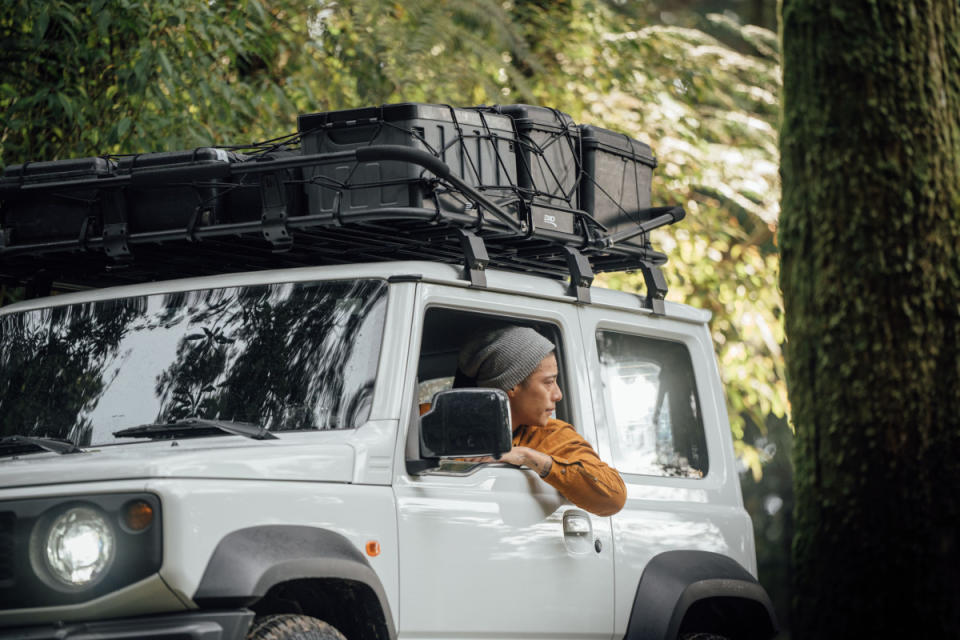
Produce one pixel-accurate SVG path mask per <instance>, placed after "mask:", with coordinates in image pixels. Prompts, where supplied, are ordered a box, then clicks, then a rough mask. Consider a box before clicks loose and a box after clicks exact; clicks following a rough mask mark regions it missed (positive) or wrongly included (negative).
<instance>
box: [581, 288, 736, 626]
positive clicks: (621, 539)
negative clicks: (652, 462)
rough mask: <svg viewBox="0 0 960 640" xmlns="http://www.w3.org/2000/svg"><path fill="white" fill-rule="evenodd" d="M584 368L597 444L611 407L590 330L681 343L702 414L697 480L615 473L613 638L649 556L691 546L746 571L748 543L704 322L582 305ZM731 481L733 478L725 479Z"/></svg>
mask: <svg viewBox="0 0 960 640" xmlns="http://www.w3.org/2000/svg"><path fill="white" fill-rule="evenodd" d="M581 322H582V329H583V342H584V346H585V348H586V351H587V371H588V374H589V378H590V388H591V389H592V391H593V406H594V408H595V411H596V425H597V431H598V437H599V438H600V440H601V442H610V441H611V439H612V438H615V437H616V435H615V433H614V430H613V415H612V414H613V410H612V408H611V407H607V406H606V389H605V388H604V380H603V376H602V373H601V367H600V359H599V351H598V348H597V338H596V332H597V330H598V329H603V330H605V331H615V332H618V333H626V334H630V335H637V336H642V337H646V338H653V339H658V340H666V341H669V342H674V343H682V344H684V345H685V346H686V347H687V349H688V350H689V352H690V358H691V364H692V367H693V373H694V377H695V379H696V392H697V395H698V398H699V408H700V410H701V412H702V419H703V425H704V430H705V438H706V449H707V455H708V461H709V470H708V471H707V473H706V475H705V476H704V477H702V478H686V477H658V476H646V475H640V474H621V475H622V477H623V479H624V482H625V483H626V485H627V502H626V505H625V506H624V508H623V510H622V511H621V512H620V513H618V514H617V515H615V516H613V518H612V525H613V539H614V545H615V552H614V555H615V570H614V585H615V586H614V590H615V599H616V607H615V626H614V635H615V637H622V636H623V634H624V633H625V632H626V628H627V622H628V620H629V617H630V611H631V609H632V606H633V599H634V596H635V594H636V590H637V585H638V584H639V581H640V576H641V574H642V572H643V569H644V568H645V567H646V565H647V563H648V562H649V561H650V559H651V558H652V557H653V556H655V555H657V554H659V553H661V552H663V551H669V550H672V549H698V550H703V551H713V552H717V553H722V554H724V555H728V556H731V557H733V558H734V559H736V560H737V561H739V562H740V563H741V564H743V566H745V567H747V568H748V569H751V567H752V566H753V562H752V560H751V559H750V558H751V556H752V555H753V541H752V538H751V537H750V536H749V532H750V531H751V528H750V524H749V518H748V517H747V515H746V512H745V511H744V510H743V505H742V502H741V500H740V495H739V492H738V491H737V487H736V486H735V485H734V484H733V483H734V482H735V481H736V476H735V474H732V473H730V471H729V469H730V465H732V464H733V450H732V447H730V446H729V445H728V444H727V443H728V442H729V438H728V437H726V435H725V434H724V433H723V430H724V429H726V430H729V428H730V426H729V422H728V419H727V413H726V407H725V406H724V400H723V397H722V395H721V394H719V393H718V392H717V390H718V389H719V382H718V381H716V380H714V379H713V378H712V376H717V371H716V364H715V359H714V355H713V345H712V343H711V342H710V337H709V332H708V331H707V328H706V327H705V326H702V325H701V326H699V327H697V326H694V325H691V324H690V323H686V322H682V321H677V320H672V319H669V318H653V317H650V316H640V315H637V314H632V313H627V312H623V311H617V310H614V309H608V308H600V307H584V308H583V309H582V310H581ZM731 478H732V480H731Z"/></svg>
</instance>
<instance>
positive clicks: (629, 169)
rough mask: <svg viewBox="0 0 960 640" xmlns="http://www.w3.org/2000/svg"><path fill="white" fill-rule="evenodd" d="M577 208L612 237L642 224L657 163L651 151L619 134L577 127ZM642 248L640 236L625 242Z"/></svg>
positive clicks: (645, 146) (595, 128)
mask: <svg viewBox="0 0 960 640" xmlns="http://www.w3.org/2000/svg"><path fill="white" fill-rule="evenodd" d="M580 158H581V161H582V162H583V177H582V178H581V180H580V204H581V206H582V207H583V208H584V210H586V211H588V212H590V214H591V215H593V218H594V220H596V221H597V222H599V223H600V224H602V225H603V226H605V227H606V228H607V230H608V231H609V232H610V233H611V235H612V234H615V233H616V232H618V231H621V230H624V229H627V228H629V229H633V228H635V227H636V226H637V224H639V223H641V222H645V220H644V219H641V218H640V216H638V214H637V212H639V211H643V210H645V209H649V208H650V182H651V180H652V178H653V169H654V168H655V167H656V166H657V161H656V159H655V158H654V157H653V152H652V151H651V150H650V147H649V146H648V145H647V144H645V143H643V142H640V141H639V140H634V139H633V138H631V137H630V136H627V135H626V134H622V133H615V132H613V131H609V130H607V129H601V128H600V127H594V126H591V125H580ZM627 242H628V243H630V244H635V245H642V244H643V243H644V242H645V240H644V239H643V237H642V236H637V237H636V238H635V239H632V240H628V241H627Z"/></svg>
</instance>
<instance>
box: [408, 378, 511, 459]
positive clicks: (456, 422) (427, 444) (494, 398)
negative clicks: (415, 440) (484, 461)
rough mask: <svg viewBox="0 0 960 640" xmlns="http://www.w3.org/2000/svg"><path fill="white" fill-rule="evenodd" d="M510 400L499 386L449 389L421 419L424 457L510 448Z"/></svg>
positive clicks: (481, 453)
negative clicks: (497, 387) (494, 387)
mask: <svg viewBox="0 0 960 640" xmlns="http://www.w3.org/2000/svg"><path fill="white" fill-rule="evenodd" d="M511 446H512V432H511V428H510V402H509V399H508V398H507V394H506V393H504V392H503V391H500V390H499V389H451V390H449V391H441V392H440V393H438V394H437V395H435V396H434V398H433V406H432V407H431V409H430V411H428V412H427V413H425V414H424V415H423V416H422V417H421V418H420V454H421V456H423V457H425V458H449V457H472V456H499V455H500V454H502V453H505V452H507V451H509V450H510V448H511Z"/></svg>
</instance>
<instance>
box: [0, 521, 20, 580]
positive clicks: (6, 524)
mask: <svg viewBox="0 0 960 640" xmlns="http://www.w3.org/2000/svg"><path fill="white" fill-rule="evenodd" d="M16 521H17V516H16V514H14V513H13V512H12V511H0V585H5V584H8V583H10V582H13V528H14V524H16Z"/></svg>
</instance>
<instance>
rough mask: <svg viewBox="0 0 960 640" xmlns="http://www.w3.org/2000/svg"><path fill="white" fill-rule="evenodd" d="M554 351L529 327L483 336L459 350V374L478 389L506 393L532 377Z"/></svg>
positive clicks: (511, 328) (499, 330) (551, 345)
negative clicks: (469, 378) (490, 389)
mask: <svg viewBox="0 0 960 640" xmlns="http://www.w3.org/2000/svg"><path fill="white" fill-rule="evenodd" d="M553 350H554V346H553V343H552V342H550V341H549V340H547V339H546V338H544V337H543V336H542V335H540V334H539V333H537V332H536V331H534V330H533V329H530V328H529V327H507V328H505V329H497V330H496V331H491V332H489V333H485V334H483V335H481V336H479V337H477V338H474V339H473V340H471V341H470V342H468V343H467V344H466V345H464V347H463V348H462V349H461V350H460V370H461V371H463V372H464V373H465V374H467V375H468V376H470V377H471V378H473V379H475V380H476V382H477V386H478V387H493V388H495V389H501V390H503V391H507V390H508V389H512V388H514V387H515V386H517V385H518V384H520V383H521V382H523V381H524V379H526V377H527V376H529V375H530V374H531V373H533V372H534V371H535V370H536V368H537V366H538V365H539V364H540V361H541V360H543V359H544V358H546V357H547V356H548V355H549V354H550V353H552V352H553Z"/></svg>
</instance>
